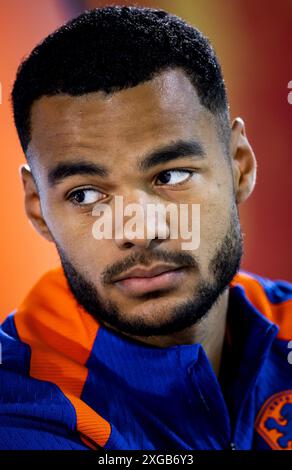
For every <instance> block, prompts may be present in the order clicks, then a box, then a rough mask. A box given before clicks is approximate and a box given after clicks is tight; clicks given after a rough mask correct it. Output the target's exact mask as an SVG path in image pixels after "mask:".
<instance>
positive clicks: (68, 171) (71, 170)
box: [48, 161, 109, 186]
mask: <svg viewBox="0 0 292 470" xmlns="http://www.w3.org/2000/svg"><path fill="white" fill-rule="evenodd" d="M75 175H98V176H101V177H104V178H105V177H107V176H108V175H109V172H108V170H107V169H106V168H105V167H104V166H102V165H100V164H97V163H91V162H86V161H77V162H64V163H58V164H57V165H56V166H55V167H53V168H52V169H51V170H50V171H49V174H48V181H49V185H50V186H55V185H57V184H58V183H60V182H61V181H63V180H64V179H65V178H68V177H69V176H75Z"/></svg>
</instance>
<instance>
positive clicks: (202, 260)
mask: <svg viewBox="0 0 292 470" xmlns="http://www.w3.org/2000/svg"><path fill="white" fill-rule="evenodd" d="M31 128H32V137H31V142H30V145H29V148H28V153H29V156H30V159H31V162H32V171H33V174H34V176H35V179H36V181H37V185H38V189H39V194H40V201H41V208H42V214H43V217H44V219H45V222H46V225H47V227H48V231H49V232H48V233H50V237H51V238H52V239H53V240H54V242H55V244H56V247H57V249H58V252H59V254H60V258H61V261H62V265H63V268H64V271H65V274H66V277H67V280H68V282H69V285H70V287H71V290H72V292H73V293H74V295H75V297H76V299H77V300H78V302H79V303H81V304H82V305H83V306H84V307H85V308H86V309H87V310H88V311H89V312H90V313H91V314H93V315H94V316H95V317H96V318H98V319H99V320H100V321H101V322H104V323H105V324H107V325H109V326H112V327H113V328H116V329H117V330H119V331H121V332H125V333H128V334H133V335H151V334H169V333H172V332H176V331H180V330H182V329H183V328H186V327H188V326H190V325H192V324H194V323H195V322H196V321H198V319H199V318H201V317H202V316H203V315H204V314H205V313H206V312H207V311H208V310H209V309H210V308H211V306H212V305H213V303H214V302H215V301H216V299H217V298H218V296H219V295H220V294H221V293H222V292H223V290H224V289H225V288H226V286H227V285H228V283H229V282H230V280H231V279H232V277H233V276H234V274H235V272H236V270H237V269H238V267H239V262H240V258H241V232H240V226H239V221H238V214H237V207H236V203H235V195H234V187H233V175H232V170H231V165H230V163H229V162H228V158H227V157H226V155H224V150H223V148H224V147H223V145H222V142H220V140H219V136H218V130H217V128H216V122H215V119H214V116H213V115H212V114H211V113H210V112H208V110H206V108H204V107H203V106H202V105H201V104H200V102H199V99H198V95H197V93H196V91H195V89H194V87H193V85H192V84H191V82H190V81H189V79H188V78H187V77H186V75H185V74H184V73H183V72H182V71H181V70H180V69H173V70H168V71H165V72H163V73H161V74H160V75H158V76H157V77H156V78H155V79H153V80H151V81H148V82H145V83H144V84H140V85H138V86H136V87H134V88H130V89H127V90H123V91H119V92H116V93H114V94H113V95H111V96H106V95H105V94H104V93H101V92H96V93H90V94H87V95H83V96H80V97H74V96H69V95H57V96H51V97H44V96H43V97H41V98H40V99H38V100H37V101H36V102H35V103H34V104H33V107H32V113H31ZM179 141H180V142H183V141H188V142H190V141H192V142H194V141H196V146H195V148H194V151H193V152H186V151H183V150H182V151H181V152H180V151H178V152H170V151H168V152H164V154H163V157H162V158H157V157H156V158H152V159H149V158H148V160H147V156H148V157H149V155H150V154H151V153H153V151H154V150H157V149H158V148H160V147H169V146H172V145H173V144H175V143H177V142H179ZM196 149H197V150H196ZM142 160H144V165H142V164H141V161H142ZM145 162H146V163H145ZM77 163H78V164H79V166H78V167H77V165H76V164H77ZM64 164H66V165H67V167H66V168H64V166H61V165H64ZM80 164H82V165H80ZM86 165H87V167H86ZM89 166H90V167H89ZM97 166H98V167H99V168H97ZM170 170H171V171H170ZM191 172H193V173H191ZM114 196H122V198H123V205H124V207H125V206H127V205H128V204H131V203H136V204H139V205H141V206H142V207H143V208H146V207H147V206H148V204H158V203H159V204H163V205H164V206H167V205H168V204H169V203H173V204H175V205H177V206H178V207H179V205H180V204H189V205H191V204H199V205H200V245H199V247H198V248H197V249H194V250H183V249H182V242H183V241H184V240H183V239H182V238H181V236H180V234H179V236H178V238H177V239H175V238H171V234H170V233H169V232H168V235H169V236H168V237H167V238H165V239H158V238H153V239H147V236H145V237H144V238H141V239H138V238H137V239H130V238H129V237H128V236H127V232H126V231H124V233H123V236H122V238H120V239H117V238H115V235H114V231H113V237H112V239H100V240H97V239H95V238H94V236H93V234H92V227H93V224H94V222H95V221H96V217H94V216H93V215H92V210H93V207H98V204H100V203H103V204H106V205H108V206H110V207H111V208H112V209H114V207H113V205H114V202H113V201H114ZM126 221H127V217H125V219H124V220H123V224H126ZM114 223H116V221H115V220H114ZM145 223H146V220H145ZM164 223H165V224H166V225H167V227H168V229H170V228H171V226H170V224H169V220H167V219H165V221H164ZM145 233H146V231H145ZM161 264H164V265H165V264H168V265H171V267H172V269H173V268H180V269H177V270H176V271H173V272H169V273H168V274H166V273H165V274H160V275H157V277H156V279H155V280H153V278H152V279H150V280H149V278H148V280H147V279H144V280H143V279H141V278H140V279H137V278H133V277H132V278H131V279H129V278H128V279H127V280H125V279H124V280H117V279H118V278H119V279H120V278H121V277H122V276H123V275H124V274H125V273H126V272H127V271H129V270H132V269H134V268H138V267H140V268H144V269H150V268H152V267H154V266H155V267H156V266H158V265H161Z"/></svg>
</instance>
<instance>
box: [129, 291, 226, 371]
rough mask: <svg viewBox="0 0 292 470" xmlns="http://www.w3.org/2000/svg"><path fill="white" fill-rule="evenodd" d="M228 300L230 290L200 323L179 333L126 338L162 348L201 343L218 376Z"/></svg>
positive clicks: (218, 300) (222, 295) (224, 293)
mask: <svg viewBox="0 0 292 470" xmlns="http://www.w3.org/2000/svg"><path fill="white" fill-rule="evenodd" d="M228 299H229V289H226V290H225V291H224V292H223V294H221V296H220V297H219V298H218V299H217V301H216V302H215V304H214V305H213V306H212V307H211V309H210V310H209V311H208V313H207V314H206V315H205V316H204V317H203V318H202V319H201V320H200V321H199V322H198V323H196V324H195V325H192V326H190V327H189V328H186V329H184V330H182V331H179V332H177V333H173V334H171V335H168V336H133V335H128V334H126V336H129V337H131V338H133V339H135V340H136V341H139V342H142V343H146V344H149V345H152V346H158V347H160V348H167V347H170V346H176V345H180V344H194V343H200V344H201V345H202V346H203V348H204V350H205V352H206V354H207V356H208V359H209V361H210V362H211V364H212V367H213V369H214V372H215V374H216V375H217V376H218V374H219V370H220V364H221V357H222V349H223V342H224V336H225V328H226V316H227V309H228ZM123 334H125V333H123Z"/></svg>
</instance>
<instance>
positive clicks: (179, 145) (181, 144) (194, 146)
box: [138, 139, 206, 171]
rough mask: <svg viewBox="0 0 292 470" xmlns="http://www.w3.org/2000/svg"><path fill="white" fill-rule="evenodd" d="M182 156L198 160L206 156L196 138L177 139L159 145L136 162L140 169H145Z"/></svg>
mask: <svg viewBox="0 0 292 470" xmlns="http://www.w3.org/2000/svg"><path fill="white" fill-rule="evenodd" d="M184 157H192V158H194V159H195V160H199V159H202V158H205V157H206V152H205V150H204V148H203V146H202V144H201V143H200V142H199V141H197V140H194V139H191V140H178V141H176V142H173V143H171V144H168V145H166V146H164V147H159V148H158V149H156V150H154V151H152V152H151V153H150V154H149V155H146V156H145V157H143V158H141V159H140V161H139V162H138V168H139V169H140V170H141V171H146V170H149V169H150V168H152V167H154V166H156V165H160V164H161V163H167V162H170V161H173V160H178V159H179V158H184Z"/></svg>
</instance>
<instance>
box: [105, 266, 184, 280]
mask: <svg viewBox="0 0 292 470" xmlns="http://www.w3.org/2000/svg"><path fill="white" fill-rule="evenodd" d="M180 268H181V266H171V265H165V264H164V265H161V264H160V265H158V266H155V267H153V268H152V269H143V268H135V269H132V270H130V271H128V272H127V273H126V274H123V275H121V276H118V277H117V278H115V279H114V280H113V282H116V281H121V280H124V279H128V278H132V277H154V276H158V275H159V274H161V273H165V272H167V271H174V270H176V269H180Z"/></svg>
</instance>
